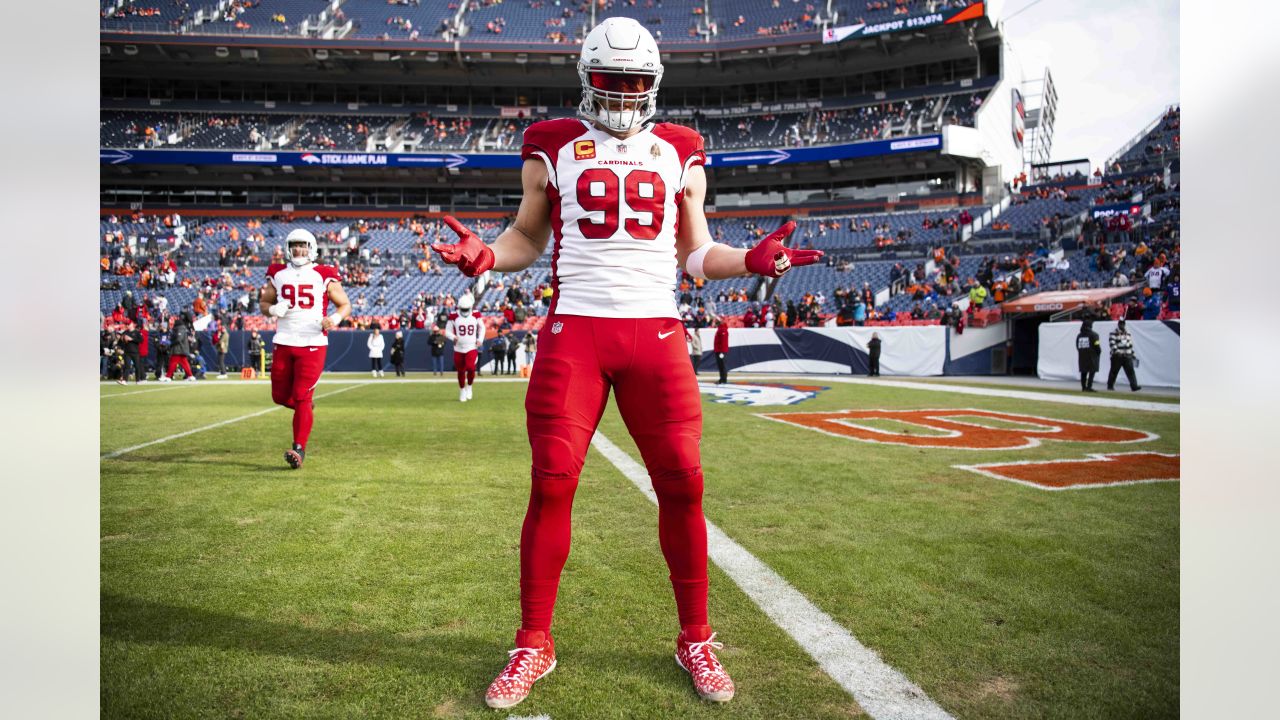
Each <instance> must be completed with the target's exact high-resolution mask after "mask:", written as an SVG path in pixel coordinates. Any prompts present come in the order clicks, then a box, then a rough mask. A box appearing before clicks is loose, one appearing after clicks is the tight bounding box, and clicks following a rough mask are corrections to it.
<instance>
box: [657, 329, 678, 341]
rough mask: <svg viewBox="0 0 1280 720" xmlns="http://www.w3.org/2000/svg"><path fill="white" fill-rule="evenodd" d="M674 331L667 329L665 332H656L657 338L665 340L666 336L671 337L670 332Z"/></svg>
mask: <svg viewBox="0 0 1280 720" xmlns="http://www.w3.org/2000/svg"><path fill="white" fill-rule="evenodd" d="M674 332H675V330H668V331H667V332H665V333H658V339H659V340H666V339H667V338H669V337H671V334H672V333H674Z"/></svg>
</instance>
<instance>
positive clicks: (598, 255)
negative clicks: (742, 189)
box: [520, 118, 706, 318]
mask: <svg viewBox="0 0 1280 720" xmlns="http://www.w3.org/2000/svg"><path fill="white" fill-rule="evenodd" d="M520 155H521V157H522V158H524V159H526V160H528V159H529V158H541V159H542V161H543V162H545V163H546V164H547V171H548V179H547V195H548V196H549V198H550V199H551V203H552V211H551V228H552V234H553V236H554V240H555V247H554V250H553V254H552V257H551V271H552V274H551V286H552V288H553V295H552V300H551V313H553V314H556V313H559V314H567V315H589V316H594V317H625V318H639V317H679V313H678V311H677V309H676V303H675V295H674V292H675V283H676V269H677V266H676V228H677V227H678V224H679V214H680V213H679V210H680V201H681V198H682V197H683V196H684V184H685V173H686V171H687V170H688V169H689V168H690V167H691V166H693V165H700V164H704V163H705V162H706V153H705V152H704V151H703V143H702V136H701V135H699V134H698V133H697V132H695V131H693V130H691V129H689V128H687V127H684V126H681V125H673V124H670V123H657V124H653V123H649V124H646V125H645V126H644V127H643V128H642V129H641V130H640V132H638V133H636V134H635V135H632V136H631V137H629V138H626V139H625V140H620V139H618V138H616V137H614V136H612V135H610V134H609V133H606V132H604V131H603V130H600V129H598V128H596V127H595V126H594V125H592V124H590V123H588V122H586V121H583V120H579V119H569V118H563V119H557V120H544V121H542V122H537V123H534V124H533V125H530V126H529V128H528V129H526V130H525V131H524V145H523V147H522V148H521V153H520Z"/></svg>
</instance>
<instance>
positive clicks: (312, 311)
mask: <svg viewBox="0 0 1280 720" xmlns="http://www.w3.org/2000/svg"><path fill="white" fill-rule="evenodd" d="M267 279H268V280H270V281H271V284H272V285H275V288H276V301H277V302H279V301H281V300H287V301H288V302H289V310H288V312H286V313H285V315H284V317H282V318H280V319H279V320H277V321H276V335H275V338H274V339H273V340H272V342H273V343H274V344H276V345H289V346H291V347H310V346H315V345H328V344H329V338H328V337H326V333H325V331H324V330H323V329H321V327H320V321H321V320H324V316H325V315H326V314H328V307H329V283H331V282H339V283H340V282H342V277H341V276H340V275H339V274H338V269H337V268H335V267H330V266H328V265H316V264H315V263H312V264H310V265H303V266H302V267H295V266H294V265H292V264H282V263H272V264H271V265H269V266H267Z"/></svg>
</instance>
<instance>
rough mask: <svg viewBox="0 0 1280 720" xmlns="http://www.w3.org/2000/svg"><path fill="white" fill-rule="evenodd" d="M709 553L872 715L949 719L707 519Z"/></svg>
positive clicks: (643, 483) (602, 448)
mask: <svg viewBox="0 0 1280 720" xmlns="http://www.w3.org/2000/svg"><path fill="white" fill-rule="evenodd" d="M591 444H592V445H594V446H595V448H596V450H598V451H599V452H600V454H601V455H604V456H605V458H607V459H608V460H609V462H611V463H613V466H614V467H616V468H618V471H619V472H621V473H622V474H623V475H625V476H626V477H627V478H628V479H629V480H631V482H632V483H634V484H635V486H636V487H637V488H639V490H640V492H642V493H644V494H645V497H647V498H649V500H650V501H652V502H653V503H654V504H655V505H656V504H657V502H658V497H657V495H655V494H654V492H653V488H652V484H651V483H650V481H649V474H648V473H647V472H646V471H645V469H644V468H643V467H642V466H641V465H640V464H639V463H637V462H636V461H635V460H634V459H633V458H632V457H631V456H630V455H628V454H627V453H625V452H623V451H622V450H621V449H620V448H619V447H618V446H617V445H614V444H613V443H612V442H610V440H609V439H608V438H606V437H605V436H604V435H602V434H601V433H599V432H597V433H596V434H595V437H593V438H592V440H591ZM707 554H708V556H709V558H710V559H711V561H712V562H714V563H715V564H716V566H717V567H719V568H720V569H721V570H723V571H724V572H725V574H727V575H728V576H729V577H730V578H731V579H732V580H733V581H734V582H735V583H737V585H738V587H740V588H742V591H743V592H745V593H746V594H747V597H750V598H751V600H752V601H753V602H754V603H755V604H756V605H757V606H759V607H760V609H761V610H763V611H764V612H765V614H766V615H768V616H769V619H771V620H773V622H775V623H776V624H777V625H778V627H780V628H782V629H783V630H784V631H785V632H786V633H787V634H788V635H790V636H791V637H792V638H793V639H794V640H795V641H796V642H797V643H799V645H800V647H801V648H803V649H804V651H805V652H807V653H809V655H810V656H812V657H813V659H814V660H816V661H817V662H818V664H819V665H820V666H821V667H822V669H823V670H824V671H826V673H827V674H828V675H830V676H831V678H832V679H833V680H835V681H836V682H837V683H839V685H840V687H842V688H844V689H845V690H846V691H848V692H849V694H851V695H853V697H854V699H856V700H857V701H858V704H859V705H861V706H862V709H863V710H866V711H867V713H869V714H870V715H871V717H873V718H876V720H932V719H938V720H942V719H944V718H945V719H950V718H951V715H949V714H948V713H947V711H945V710H943V709H942V708H941V707H939V706H938V705H937V703H935V702H933V701H932V700H930V699H929V697H928V696H927V695H925V693H924V691H923V690H921V689H920V688H919V687H918V686H917V685H916V684H915V683H913V682H911V681H910V680H909V679H907V677H906V676H905V675H903V674H902V673H900V672H898V671H897V670H895V669H893V668H892V667H889V666H888V665H887V664H885V662H884V661H883V660H881V659H880V656H879V655H877V654H876V652H875V651H874V650H871V649H869V648H868V647H866V646H865V645H863V644H862V643H860V642H858V639H857V638H855V637H854V636H853V635H852V634H851V633H850V632H849V631H848V630H846V629H844V628H843V627H841V626H840V625H839V624H838V623H837V622H836V621H835V620H833V619H831V616H830V615H827V614H826V613H824V612H823V611H822V610H820V609H818V607H817V606H816V605H814V604H813V603H812V602H810V601H809V599H808V598H806V597H805V596H804V595H802V594H801V593H800V591H798V590H796V589H795V588H794V587H792V586H791V584H790V583H788V582H787V581H786V580H784V579H783V578H782V576H780V575H778V574H777V573H776V572H774V571H773V569H771V568H770V567H769V566H768V565H765V564H764V563H763V562H761V561H760V560H759V559H758V558H756V557H755V556H754V555H752V554H751V553H750V552H748V551H747V550H746V548H744V547H742V546H741V545H739V544H738V543H736V542H734V541H733V540H732V539H731V538H730V537H729V536H728V535H725V534H724V532H723V531H722V530H720V528H718V527H716V526H715V525H714V524H712V523H711V521H707Z"/></svg>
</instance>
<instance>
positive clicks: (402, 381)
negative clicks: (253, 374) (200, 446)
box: [100, 372, 529, 397]
mask: <svg viewBox="0 0 1280 720" xmlns="http://www.w3.org/2000/svg"><path fill="white" fill-rule="evenodd" d="M527 382H529V379H528V378H522V377H518V376H511V375H508V376H505V377H502V376H499V377H489V376H488V375H485V376H484V377H481V376H479V375H476V384H477V385H484V384H488V383H527ZM351 383H363V384H366V385H417V384H425V385H430V384H434V383H444V384H452V385H457V384H458V377H457V376H456V375H454V374H453V373H452V372H450V373H449V374H448V375H447V376H444V377H437V378H396V377H384V378H372V377H369V376H368V375H365V374H364V373H350V376H349V377H342V376H341V374H339V376H338V377H335V378H330V379H327V380H321V381H320V382H319V384H320V385H350V384H351ZM270 384H271V380H270V379H269V378H265V379H261V380H241V379H240V378H238V377H237V378H235V379H234V380H231V379H228V380H201V381H200V382H194V383H189V382H174V383H172V385H170V384H169V383H166V386H167V387H163V388H152V390H139V391H138V392H140V393H143V392H152V391H153V390H176V389H177V388H179V387H184V388H202V387H244V386H246V385H270ZM100 385H102V386H103V387H106V386H108V385H118V383H115V382H111V381H108V382H103V383H100ZM132 394H134V393H132V392H127V393H113V394H110V395H103V396H102V397H117V396H120V395H132Z"/></svg>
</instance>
